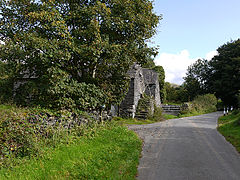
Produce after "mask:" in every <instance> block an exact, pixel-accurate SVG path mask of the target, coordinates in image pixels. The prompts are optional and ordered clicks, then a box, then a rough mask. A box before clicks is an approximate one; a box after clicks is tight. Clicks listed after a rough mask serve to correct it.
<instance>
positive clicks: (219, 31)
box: [150, 0, 240, 84]
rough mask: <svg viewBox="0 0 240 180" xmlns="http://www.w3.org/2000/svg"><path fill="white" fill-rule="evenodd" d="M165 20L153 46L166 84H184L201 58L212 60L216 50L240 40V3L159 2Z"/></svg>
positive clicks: (226, 0) (208, 0) (205, 0)
mask: <svg viewBox="0 0 240 180" xmlns="http://www.w3.org/2000/svg"><path fill="white" fill-rule="evenodd" d="M154 11H155V13H157V14H158V15H160V14H162V15H163V19H162V20H161V21H160V24H159V26H158V29H157V34H156V35H155V36H154V38H152V40H151V41H152V44H150V45H151V46H157V45H159V46H160V49H159V55H158V56H157V57H156V58H155V63H156V64H157V65H162V66H163V67H164V69H165V71H166V81H168V82H172V83H176V84H181V83H182V82H183V79H182V77H183V76H184V75H185V73H186V69H187V67H188V66H189V65H190V64H192V63H193V62H194V61H195V60H197V59H198V58H206V59H211V58H212V57H213V56H214V55H216V49H217V48H218V47H219V46H221V45H223V44H224V43H226V42H228V41H230V40H236V39H238V38H240V0H181V1H180V0H155V2H154Z"/></svg>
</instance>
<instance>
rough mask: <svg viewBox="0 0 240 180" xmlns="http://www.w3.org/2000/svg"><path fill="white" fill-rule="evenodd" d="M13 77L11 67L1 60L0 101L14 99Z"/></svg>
mask: <svg viewBox="0 0 240 180" xmlns="http://www.w3.org/2000/svg"><path fill="white" fill-rule="evenodd" d="M12 89H13V78H12V71H11V68H10V67H9V65H8V64H7V63H4V62H2V61H1V60H0V102H5V103H6V102H10V101H11V100H12Z"/></svg>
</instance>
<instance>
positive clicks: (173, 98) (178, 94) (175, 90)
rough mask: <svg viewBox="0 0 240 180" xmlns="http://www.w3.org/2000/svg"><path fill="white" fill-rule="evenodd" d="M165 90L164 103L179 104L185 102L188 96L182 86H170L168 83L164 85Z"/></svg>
mask: <svg viewBox="0 0 240 180" xmlns="http://www.w3.org/2000/svg"><path fill="white" fill-rule="evenodd" d="M165 88H166V103H167V104H168V103H177V104H181V103H183V102H187V101H188V100H189V99H188V96H187V91H186V89H185V88H184V86H178V85H174V84H170V83H169V82H166V83H165Z"/></svg>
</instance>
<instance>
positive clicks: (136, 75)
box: [120, 64, 161, 118]
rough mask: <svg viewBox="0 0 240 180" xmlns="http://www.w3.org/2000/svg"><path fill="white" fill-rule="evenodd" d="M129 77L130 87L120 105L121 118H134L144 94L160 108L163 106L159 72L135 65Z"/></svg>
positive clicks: (129, 72)
mask: <svg viewBox="0 0 240 180" xmlns="http://www.w3.org/2000/svg"><path fill="white" fill-rule="evenodd" d="M128 75H129V77H130V79H131V80H130V87H129V89H128V93H127V95H126V96H125V99H124V100H123V102H122V103H121V105H120V114H121V116H124V117H132V118H134V117H135V114H136V108H137V105H138V101H139V100H140V99H141V98H142V96H143V94H144V93H145V94H146V95H148V96H150V97H152V98H153V99H154V101H155V104H156V105H157V106H158V107H160V106H161V101H160V88H159V81H158V73H157V72H155V71H154V70H151V69H146V68H142V67H141V66H139V65H138V64H134V65H133V66H132V68H131V69H130V70H129V71H128Z"/></svg>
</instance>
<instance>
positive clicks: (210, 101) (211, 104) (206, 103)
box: [180, 94, 217, 117]
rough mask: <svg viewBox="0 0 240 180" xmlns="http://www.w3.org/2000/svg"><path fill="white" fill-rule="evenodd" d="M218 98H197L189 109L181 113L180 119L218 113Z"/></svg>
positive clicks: (210, 96)
mask: <svg viewBox="0 0 240 180" xmlns="http://www.w3.org/2000/svg"><path fill="white" fill-rule="evenodd" d="M216 106H217V98H216V97H215V96H214V95H213V94H205V95H199V96H197V97H196V98H195V99H194V100H193V101H192V102H191V103H188V104H187V107H186V108H185V109H183V110H182V111H181V113H180V114H181V115H180V117H183V116H191V115H199V114H204V113H210V112H214V111H217V107H216Z"/></svg>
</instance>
